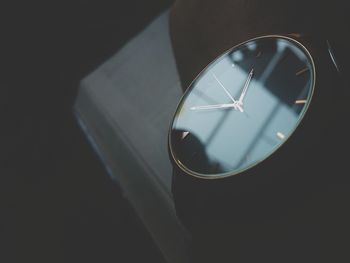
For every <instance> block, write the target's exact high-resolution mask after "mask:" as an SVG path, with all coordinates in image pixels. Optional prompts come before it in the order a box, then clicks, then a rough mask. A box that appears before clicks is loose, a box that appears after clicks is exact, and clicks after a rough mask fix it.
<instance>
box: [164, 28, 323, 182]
mask: <svg viewBox="0 0 350 263" xmlns="http://www.w3.org/2000/svg"><path fill="white" fill-rule="evenodd" d="M266 38H272V39H277V38H280V39H284V40H288V41H290V42H292V43H294V44H296V45H297V46H298V47H299V48H301V49H302V50H303V51H304V53H305V54H306V55H307V57H308V58H309V60H310V64H311V67H312V75H313V79H312V85H311V91H310V95H309V102H308V103H307V105H305V109H304V110H303V112H302V113H301V114H300V116H299V119H298V121H297V123H296V125H295V126H294V128H293V129H292V130H291V132H290V134H289V135H288V137H287V138H286V139H285V141H284V142H283V143H281V144H280V145H279V146H277V147H276V148H275V149H274V150H273V151H272V152H271V153H270V154H268V155H267V156H266V157H264V158H262V159H260V160H259V161H255V162H253V163H252V164H250V165H248V166H246V167H245V168H242V169H236V170H235V171H234V172H226V173H220V174H207V175H205V174H201V173H198V172H195V171H192V170H191V169H189V168H187V167H186V166H185V165H184V164H182V162H181V161H180V160H179V159H178V158H176V155H175V153H174V151H173V148H172V143H171V132H172V127H173V124H174V120H175V117H176V113H177V112H178V110H179V108H180V105H181V103H182V101H183V100H184V98H185V96H186V95H187V93H188V92H190V87H191V86H192V85H193V84H194V83H195V82H196V81H197V79H198V78H199V77H200V76H201V75H202V74H203V73H204V72H205V71H206V70H207V69H208V68H209V67H210V66H211V65H212V64H213V63H215V62H216V61H217V59H218V58H220V57H222V56H223V55H225V54H227V53H229V52H231V51H232V50H234V49H236V48H239V47H240V46H244V45H245V44H247V43H249V42H252V41H257V40H260V39H266ZM299 38H301V35H299V34H290V35H279V34H271V35H263V36H258V37H254V38H251V39H248V40H246V41H243V42H240V43H238V44H237V45H234V46H232V47H230V48H229V49H227V50H225V51H223V52H221V53H220V54H219V55H218V56H216V57H215V58H214V59H213V60H212V61H210V63H208V64H207V66H205V67H204V68H203V69H202V70H201V71H200V72H199V73H198V74H197V76H196V77H195V78H194V79H193V80H192V81H191V83H190V84H189V85H188V87H187V89H186V90H185V92H184V93H183V94H182V96H181V98H180V100H179V102H178V104H177V106H176V108H175V111H174V114H173V116H172V118H171V121H170V125H169V130H168V153H169V156H170V160H171V162H172V165H173V166H174V165H176V167H177V168H178V169H180V171H182V172H183V173H185V174H187V175H190V176H192V177H195V178H198V179H206V180H220V179H225V178H228V177H233V176H239V175H241V174H242V173H244V172H246V171H248V170H251V169H252V168H254V167H256V166H258V165H259V164H261V163H263V162H265V161H266V160H267V159H269V158H271V156H272V155H274V154H275V153H276V152H277V151H278V150H279V148H280V147H282V146H283V145H285V144H286V143H287V141H288V139H289V138H290V137H291V136H292V135H293V134H294V133H295V131H296V130H297V128H298V127H299V125H300V123H301V122H302V120H303V119H304V117H305V114H306V112H307V111H308V110H309V107H310V105H311V102H312V100H313V97H314V91H315V86H316V80H317V77H316V66H315V62H314V58H313V56H312V54H311V52H310V50H309V49H308V48H307V47H306V46H305V45H304V44H303V43H301V42H300V41H299Z"/></svg>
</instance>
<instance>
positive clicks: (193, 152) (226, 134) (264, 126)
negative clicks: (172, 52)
mask: <svg viewBox="0 0 350 263" xmlns="http://www.w3.org/2000/svg"><path fill="white" fill-rule="evenodd" d="M313 86H314V68H313V63H312V59H311V57H310V56H309V54H308V52H307V51H306V49H305V48H304V47H302V46H301V45H300V44H299V43H297V42H296V41H294V40H291V39H288V38H283V37H264V38H259V39H256V40H253V41H250V42H247V43H245V44H243V45H241V46H238V47H236V48H234V49H232V50H230V51H229V52H226V53H225V54H223V55H222V56H220V57H219V58H217V59H216V60H215V61H214V62H213V63H212V64H210V65H209V66H208V67H207V68H206V69H205V70H204V71H203V72H202V73H201V74H200V75H199V76H198V77H197V79H196V80H195V81H194V82H193V83H192V85H191V87H190V88H189V89H188V90H187V92H186V94H185V95H184V97H183V99H182V101H181V103H180V105H179V107H178V109H177V112H176V114H175V118H174V121H173V124H172V130H171V134H170V148H171V151H172V153H173V155H174V157H175V159H176V160H177V161H178V163H179V164H180V166H182V167H183V168H185V169H186V170H188V171H190V172H191V173H193V174H194V175H197V176H202V177H207V176H213V175H214V176H219V177H220V176H227V175H232V174H235V173H237V172H239V171H242V170H244V169H247V168H249V167H251V166H252V165H255V164H256V163H258V162H260V161H262V160H263V159H265V158H266V157H268V156H269V155H270V154H271V153H273V152H274V151H275V150H276V149H277V148H278V147H279V146H280V145H282V144H283V142H284V141H286V139H287V138H288V137H289V136H290V135H291V133H292V132H293V131H294V130H295V128H296V126H297V125H298V124H299V122H300V120H301V118H302V116H303V115H304V113H305V111H306V109H307V106H308V105H309V103H310V99H311V95H312V90H313ZM184 134H186V136H184Z"/></svg>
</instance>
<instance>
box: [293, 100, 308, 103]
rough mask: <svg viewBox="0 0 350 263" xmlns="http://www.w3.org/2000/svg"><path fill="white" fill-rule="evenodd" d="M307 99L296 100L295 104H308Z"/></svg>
mask: <svg viewBox="0 0 350 263" xmlns="http://www.w3.org/2000/svg"><path fill="white" fill-rule="evenodd" d="M306 102H307V100H296V101H295V104H306Z"/></svg>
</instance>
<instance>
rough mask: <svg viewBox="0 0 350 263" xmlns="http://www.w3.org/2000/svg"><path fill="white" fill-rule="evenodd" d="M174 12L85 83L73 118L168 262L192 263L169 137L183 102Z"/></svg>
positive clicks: (80, 89) (87, 78) (81, 84)
mask: <svg viewBox="0 0 350 263" xmlns="http://www.w3.org/2000/svg"><path fill="white" fill-rule="evenodd" d="M168 18H169V11H165V12H164V13H162V14H161V15H160V16H159V17H157V18H156V19H155V20H154V21H153V22H151V23H150V24H149V25H148V26H147V27H146V28H145V29H144V30H143V31H142V32H141V33H139V34H138V35H137V36H135V37H134V38H133V39H132V40H130V41H129V42H128V43H127V44H126V45H125V46H124V47H123V48H122V49H121V50H119V51H118V52H117V53H116V54H115V55H113V56H112V57H111V58H109V59H108V60H107V61H106V62H105V63H103V64H102V65H100V66H99V67H98V68H96V69H95V70H94V71H93V72H92V73H90V74H89V75H88V76H86V77H85V78H84V79H82V80H81V82H80V87H79V92H78V96H77V99H76V102H75V105H74V113H75V115H76V118H77V121H78V123H79V125H80V127H81V128H82V129H83V131H84V133H85V134H86V136H87V138H88V140H89V142H90V143H91V145H92V146H93V148H94V150H95V151H96V152H97V154H98V156H99V157H100V158H101V160H102V161H103V163H104V165H105V167H106V170H107V171H108V173H109V175H110V176H111V177H112V178H113V179H114V180H116V181H117V183H118V184H119V186H120V188H121V189H122V191H123V194H124V195H125V197H126V198H127V199H128V200H129V202H130V203H131V205H132V206H133V208H134V209H135V211H136V213H137V215H138V216H139V217H140V219H141V220H142V222H143V223H144V225H145V227H146V228H147V230H148V231H149V233H150V234H151V236H152V237H153V239H154V241H155V243H156V244H157V246H158V247H159V249H160V250H161V252H162V253H163V255H164V257H165V259H166V260H167V261H168V262H174V263H175V262H176V263H178V262H187V261H188V259H187V255H186V247H187V238H186V236H187V233H186V231H185V229H184V227H183V226H182V225H181V222H180V221H179V220H178V218H177V216H176V211H175V207H174V201H173V197H172V193H171V180H172V167H171V163H170V160H169V157H168V153H167V134H168V129H169V125H170V121H171V118H172V115H173V113H174V112H175V108H176V105H177V103H178V101H179V99H180V97H181V94H182V90H181V84H180V78H179V75H178V72H177V69H176V63H175V58H174V55H173V51H172V47H171V41H170V36H169V25H168Z"/></svg>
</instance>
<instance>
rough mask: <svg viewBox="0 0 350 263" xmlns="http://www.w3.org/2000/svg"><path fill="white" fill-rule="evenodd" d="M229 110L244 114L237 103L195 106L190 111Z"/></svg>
mask: <svg viewBox="0 0 350 263" xmlns="http://www.w3.org/2000/svg"><path fill="white" fill-rule="evenodd" d="M227 108H234V109H235V110H237V109H239V110H240V111H241V112H243V109H242V108H241V107H240V106H239V105H237V104H236V103H226V104H214V105H204V106H194V107H191V108H190V109H191V110H211V109H227Z"/></svg>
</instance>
